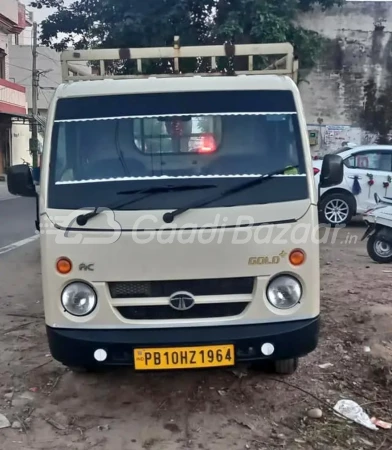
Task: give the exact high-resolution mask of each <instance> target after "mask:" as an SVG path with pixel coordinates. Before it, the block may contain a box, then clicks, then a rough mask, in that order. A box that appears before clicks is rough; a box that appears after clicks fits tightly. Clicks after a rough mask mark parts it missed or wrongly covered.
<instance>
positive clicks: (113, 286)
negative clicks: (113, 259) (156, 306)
mask: <svg viewBox="0 0 392 450" xmlns="http://www.w3.org/2000/svg"><path fill="white" fill-rule="evenodd" d="M253 283H254V278H218V279H210V280H170V281H124V282H111V283H109V291H110V295H111V297H112V298H147V297H170V296H171V295H172V294H174V293H175V292H179V291H186V292H190V293H191V294H192V295H194V296H199V295H235V294H251V293H252V292H253Z"/></svg>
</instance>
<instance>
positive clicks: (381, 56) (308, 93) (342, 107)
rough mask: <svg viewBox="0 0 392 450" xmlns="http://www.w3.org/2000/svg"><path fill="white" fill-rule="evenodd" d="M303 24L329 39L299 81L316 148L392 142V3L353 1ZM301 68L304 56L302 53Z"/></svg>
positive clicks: (320, 12)
mask: <svg viewBox="0 0 392 450" xmlns="http://www.w3.org/2000/svg"><path fill="white" fill-rule="evenodd" d="M299 22H300V25H301V26H303V27H304V28H307V29H309V30H313V31H317V32H319V33H321V35H322V36H323V37H324V38H326V39H327V48H326V50H325V51H324V52H323V55H322V57H321V58H320V60H319V61H318V64H317V65H316V67H315V68H313V70H311V71H310V73H309V71H307V70H302V71H300V78H301V79H302V80H303V81H302V82H300V84H299V89H300V91H301V95H302V99H303V102H304V107H305V113H306V119H307V123H308V128H309V132H310V138H311V139H310V140H311V144H312V151H313V153H314V154H324V153H329V152H331V151H334V150H336V149H338V148H339V147H341V146H342V143H343V142H345V141H348V142H354V143H355V144H357V145H359V144H362V145H364V144H372V143H390V142H391V141H392V107H391V106H390V105H391V101H390V98H391V94H392V2H391V1H347V2H345V3H344V5H343V7H341V8H339V7H334V8H331V9H328V10H327V11H323V10H322V9H321V8H320V7H317V8H314V9H313V11H311V12H308V13H305V14H302V15H301V17H300V19H299ZM299 62H300V67H301V55H299Z"/></svg>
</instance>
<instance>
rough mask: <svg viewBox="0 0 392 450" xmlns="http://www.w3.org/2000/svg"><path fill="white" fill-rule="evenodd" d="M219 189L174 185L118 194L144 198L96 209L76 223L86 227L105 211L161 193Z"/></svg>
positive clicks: (213, 186)
mask: <svg viewBox="0 0 392 450" xmlns="http://www.w3.org/2000/svg"><path fill="white" fill-rule="evenodd" d="M215 187H217V186H216V185H215V184H205V185H200V186H196V185H184V186H172V185H168V186H156V187H150V188H147V189H137V190H133V191H121V192H117V195H132V194H142V197H137V198H133V199H131V200H127V201H126V202H124V201H122V202H117V203H114V204H112V205H110V206H107V207H102V206H101V207H100V206H98V207H96V208H95V209H94V210H93V211H91V212H89V213H86V214H81V215H80V216H78V217H77V218H76V223H77V224H78V225H79V226H84V225H86V224H87V222H88V221H89V220H90V219H92V218H93V217H95V216H98V214H100V213H101V212H102V211H103V209H107V208H108V209H117V208H123V207H124V206H128V205H131V204H132V203H136V202H138V201H140V200H143V199H145V198H147V197H150V196H151V195H154V194H160V193H164V192H181V191H196V190H200V189H212V188H215Z"/></svg>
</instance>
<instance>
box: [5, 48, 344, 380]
mask: <svg viewBox="0 0 392 450" xmlns="http://www.w3.org/2000/svg"><path fill="white" fill-rule="evenodd" d="M282 53H283V54H284V55H285V56H284V58H282V57H281V56H280V57H279V58H280V59H279V64H277V65H273V66H271V67H273V68H272V69H271V68H267V69H263V70H254V69H253V58H254V57H256V56H269V57H270V56H271V55H274V54H276V55H282ZM123 54H124V51H121V55H123ZM127 54H128V56H129V58H130V59H133V60H135V62H136V65H137V73H135V74H132V75H128V76H116V75H112V74H107V73H106V72H105V61H109V60H113V59H116V57H117V58H118V57H119V51H118V50H115V49H113V50H87V51H68V52H65V53H64V54H63V56H62V64H63V78H64V83H63V84H62V85H61V86H59V88H58V89H57V91H56V93H55V96H54V99H53V101H52V104H51V107H50V111H49V115H48V120H47V130H46V139H45V147H44V152H43V159H42V167H41V183H40V193H39V207H40V222H41V264H42V276H43V293H44V309H45V322H46V329H47V336H48V341H49V345H50V350H51V353H52V355H53V357H54V358H55V359H57V360H58V361H60V362H62V363H63V364H65V365H66V366H68V367H71V368H73V369H74V370H79V369H81V368H82V369H88V370H94V369H97V368H100V367H106V366H114V365H130V366H132V367H134V369H135V370H138V371H139V370H140V371H146V370H175V369H194V368H205V369H206V368H211V367H227V366H234V365H235V364H237V363H241V362H246V363H252V364H255V365H257V364H258V363H260V362H264V361H270V362H272V363H273V366H274V368H275V370H276V371H277V372H279V373H286V374H289V373H293V372H294V371H295V370H296V368H297V364H298V359H299V358H300V357H303V356H305V355H307V354H308V353H310V352H312V351H313V350H314V349H315V348H316V346H317V342H318V333H319V318H320V283H319V281H320V271H319V243H318V240H317V236H318V233H317V227H318V210H317V192H316V188H315V183H314V175H313V167H312V159H311V155H310V148H309V142H308V137H307V127H306V120H305V116H304V111H303V106H302V103H301V97H300V93H299V91H298V88H297V86H296V83H295V80H296V76H297V69H298V61H296V60H295V58H294V55H293V48H292V46H291V45H290V44H257V45H239V46H236V47H235V54H236V55H237V56H242V57H247V58H248V62H249V67H248V70H247V71H245V72H240V73H238V72H237V73H235V74H234V76H231V75H227V74H220V73H217V72H216V71H215V72H214V71H212V72H209V73H205V74H181V71H180V60H181V58H188V57H198V56H202V57H209V58H211V67H212V68H214V67H216V59H217V58H221V57H225V56H227V55H226V48H225V46H207V47H184V48H181V47H178V45H177V46H176V45H175V46H174V47H173V48H152V49H129V51H128V52H127ZM157 57H159V58H165V57H166V58H169V59H171V60H172V61H174V65H173V67H174V72H173V73H171V74H164V75H155V76H154V75H150V76H147V75H145V74H143V73H142V72H143V61H144V60H145V59H151V58H157ZM75 60H78V61H81V60H83V61H85V60H92V61H97V60H98V61H100V67H101V73H100V74H99V75H89V76H87V75H86V76H80V75H78V76H72V75H70V70H69V64H70V63H71V62H72V61H75ZM276 67H278V68H276ZM342 171H343V167H342V161H341V158H339V156H336V155H331V156H328V157H326V158H325V159H324V163H323V168H322V174H321V178H320V179H321V181H320V183H321V185H322V186H324V187H325V186H331V185H334V184H337V183H340V182H341V179H342V176H343V175H342V173H343V172H342ZM29 176H30V175H29V174H28V173H27V172H26V171H25V170H24V169H23V168H22V167H14V168H12V169H11V174H10V176H9V178H8V179H9V186H10V190H11V191H13V192H18V193H19V195H32V193H33V192H35V187H34V185H32V184H31V182H30V181H31V180H30V178H29Z"/></svg>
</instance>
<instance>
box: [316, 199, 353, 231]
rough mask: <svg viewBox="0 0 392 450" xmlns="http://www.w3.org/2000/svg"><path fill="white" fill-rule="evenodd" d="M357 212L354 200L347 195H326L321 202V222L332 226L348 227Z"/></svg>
mask: <svg viewBox="0 0 392 450" xmlns="http://www.w3.org/2000/svg"><path fill="white" fill-rule="evenodd" d="M354 211H355V205H354V201H353V199H352V198H350V196H349V195H347V194H342V193H335V194H330V195H326V196H325V197H324V198H323V199H322V200H321V202H320V222H322V223H325V224H328V225H331V226H337V225H347V224H348V223H350V222H351V219H352V218H353V215H354Z"/></svg>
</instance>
